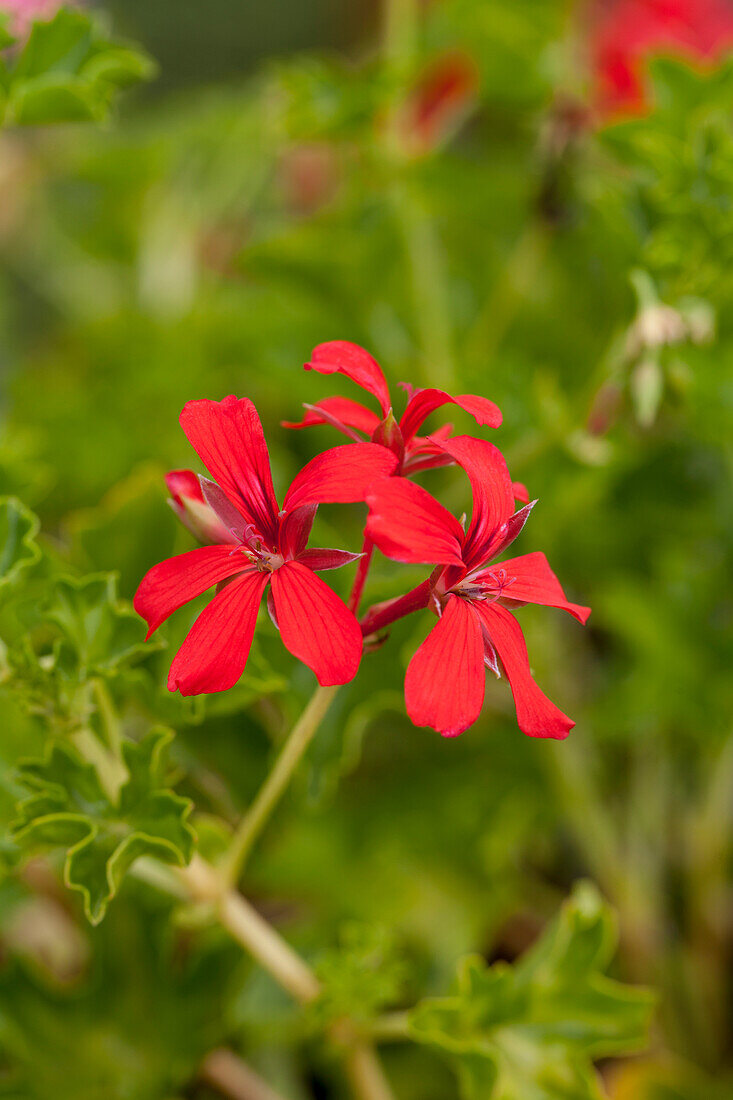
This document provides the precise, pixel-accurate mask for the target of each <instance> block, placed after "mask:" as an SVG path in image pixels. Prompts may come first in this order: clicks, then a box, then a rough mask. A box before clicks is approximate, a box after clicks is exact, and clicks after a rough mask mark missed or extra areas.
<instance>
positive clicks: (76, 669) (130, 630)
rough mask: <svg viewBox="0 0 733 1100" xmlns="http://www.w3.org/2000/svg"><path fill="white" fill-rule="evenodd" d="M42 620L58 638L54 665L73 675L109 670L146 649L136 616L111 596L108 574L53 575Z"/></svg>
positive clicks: (112, 577)
mask: <svg viewBox="0 0 733 1100" xmlns="http://www.w3.org/2000/svg"><path fill="white" fill-rule="evenodd" d="M47 618H48V619H49V620H50V621H51V622H53V623H55V624H56V625H57V626H58V627H59V628H60V629H61V632H62V634H63V636H64V643H65V644H64V646H63V647H62V650H61V652H60V654H59V658H58V663H59V665H60V667H61V668H63V670H64V671H66V672H68V673H69V674H74V675H77V676H78V677H79V679H87V678H88V677H89V676H92V675H110V674H114V673H115V672H117V671H118V670H119V669H120V668H121V667H124V666H125V665H129V664H130V663H131V662H133V661H134V660H135V659H136V658H138V657H140V656H141V655H142V654H143V653H146V652H147V651H148V650H149V643H148V644H146V643H145V628H144V626H143V623H142V621H141V620H140V618H139V616H138V615H136V614H135V612H134V611H133V609H132V607H131V606H130V605H129V604H127V603H124V602H122V601H120V600H118V598H117V578H116V576H115V575H114V574H112V573H101V574H97V575H94V576H91V577H83V578H81V579H79V580H77V579H76V578H74V577H61V578H59V579H58V580H57V581H56V582H55V584H54V588H53V595H52V597H51V601H50V604H49V606H48V611H47Z"/></svg>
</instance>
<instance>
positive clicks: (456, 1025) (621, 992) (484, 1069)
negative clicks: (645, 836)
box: [409, 883, 653, 1100]
mask: <svg viewBox="0 0 733 1100" xmlns="http://www.w3.org/2000/svg"><path fill="white" fill-rule="evenodd" d="M616 942H617V931H616V924H615V920H614V916H613V913H612V912H611V910H610V909H609V907H608V906H607V905H606V904H605V903H604V902H603V900H602V899H601V897H600V895H599V893H598V891H597V890H596V888H595V887H594V886H593V885H592V884H590V883H580V884H578V885H577V886H576V888H575V889H574V891H573V894H572V896H571V897H570V899H569V900H568V901H567V902H566V903H565V904H564V905H563V907H562V909H561V911H560V913H559V915H558V917H557V918H556V919H555V920H554V921H553V922H552V924H551V925H550V927H549V928H548V929H547V931H546V932H545V933H544V935H543V936H542V937H541V938H540V940H539V941H538V942H537V944H536V945H535V946H534V947H533V948H532V949H531V950H530V951H528V952H527V954H526V955H524V956H523V957H522V958H521V959H520V960H519V961H518V962H517V963H516V964H515V965H513V966H510V965H509V964H507V963H496V964H494V965H493V966H487V965H486V963H485V962H484V960H483V959H481V958H474V957H469V958H467V959H464V960H463V961H462V962H461V964H460V966H459V971H458V990H457V993H456V994H455V995H454V996H452V997H442V998H432V999H428V1000H425V1001H423V1002H421V1003H420V1004H419V1005H418V1006H417V1007H416V1008H415V1009H414V1010H413V1011H412V1012H411V1013H410V1017H409V1026H410V1032H411V1034H412V1036H413V1038H414V1039H415V1040H416V1041H417V1042H420V1043H426V1044H428V1045H430V1046H434V1047H437V1048H439V1049H442V1050H443V1051H445V1052H447V1053H449V1054H450V1055H451V1057H452V1058H453V1059H454V1060H455V1065H456V1070H457V1073H458V1076H459V1081H460V1083H461V1089H462V1094H463V1096H464V1097H465V1100H489V1098H491V1100H599V1098H600V1096H601V1093H600V1091H599V1086H598V1080H597V1076H596V1073H595V1071H594V1068H593V1061H594V1059H596V1058H600V1057H603V1056H607V1055H612V1054H621V1053H629V1052H632V1051H637V1050H639V1049H641V1048H642V1047H643V1046H644V1044H645V1042H646V1036H647V1030H648V1027H649V1021H650V1016H651V1012H652V1007H653V998H652V996H651V995H650V994H649V993H648V992H647V991H646V990H644V989H637V988H632V987H630V986H626V985H623V984H621V983H619V982H616V981H613V980H611V979H610V978H608V977H606V976H605V974H604V973H603V971H604V969H605V968H606V967H607V965H608V963H609V961H610V959H611V957H612V955H613V952H614V950H615V947H616Z"/></svg>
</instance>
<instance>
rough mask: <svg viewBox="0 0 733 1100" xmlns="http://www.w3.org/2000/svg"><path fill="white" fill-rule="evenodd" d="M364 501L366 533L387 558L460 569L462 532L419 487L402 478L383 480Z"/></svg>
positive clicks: (377, 483)
mask: <svg viewBox="0 0 733 1100" xmlns="http://www.w3.org/2000/svg"><path fill="white" fill-rule="evenodd" d="M366 499H367V504H368V505H369V518H368V519H367V525H366V533H367V535H368V536H369V538H370V539H371V540H372V542H374V543H375V544H376V545H377V546H378V547H379V549H380V550H381V551H382V553H383V554H385V555H386V556H387V557H388V558H393V559H394V560H395V561H405V562H427V563H428V564H431V565H433V564H442V565H457V566H462V565H463V558H462V557H461V546H462V544H463V528H462V527H461V525H460V523H459V522H458V520H457V519H456V518H455V516H452V515H451V514H450V512H449V511H447V509H445V508H444V507H443V505H442V504H439V503H438V501H437V500H436V499H435V497H433V496H431V495H430V493H429V492H428V491H427V490H426V489H423V488H422V486H420V485H415V483H414V482H413V481H407V480H406V478H402V477H390V478H383V479H382V480H381V481H376V482H374V484H373V485H372V487H371V489H370V491H369V493H368V494H367V498H366Z"/></svg>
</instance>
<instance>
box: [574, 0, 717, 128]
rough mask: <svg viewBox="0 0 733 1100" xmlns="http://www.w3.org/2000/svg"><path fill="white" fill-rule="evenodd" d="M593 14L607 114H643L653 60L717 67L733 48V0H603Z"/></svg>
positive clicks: (596, 67) (594, 52) (596, 57)
mask: <svg viewBox="0 0 733 1100" xmlns="http://www.w3.org/2000/svg"><path fill="white" fill-rule="evenodd" d="M595 10H596V12H597V13H598V14H597V16H596V18H595V19H594V25H593V29H592V32H591V49H592V55H593V68H594V71H595V73H596V78H597V83H598V87H597V102H598V107H599V109H600V110H601V112H602V113H603V114H606V115H608V114H617V113H621V114H635V113H639V112H641V111H643V110H645V108H646V107H647V94H646V87H645V74H644V67H645V62H646V60H647V59H648V58H649V57H650V56H651V55H653V54H659V53H671V54H675V55H678V56H681V57H684V58H688V59H690V60H692V61H700V62H711V63H715V62H717V61H719V60H720V59H721V57H722V56H723V55H724V54H725V53H726V52H727V51H728V50H730V49H731V47H732V46H733V4H731V3H730V0H612V2H610V3H609V2H607V0H603V2H598V3H597V4H596V7H595Z"/></svg>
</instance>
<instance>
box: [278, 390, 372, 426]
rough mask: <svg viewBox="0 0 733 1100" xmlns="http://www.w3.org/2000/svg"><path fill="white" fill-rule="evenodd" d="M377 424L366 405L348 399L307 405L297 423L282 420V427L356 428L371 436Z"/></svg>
mask: <svg viewBox="0 0 733 1100" xmlns="http://www.w3.org/2000/svg"><path fill="white" fill-rule="evenodd" d="M379 423H380V421H379V417H378V416H377V414H376V413H375V412H372V410H371V409H368V408H367V407H366V405H360V404H359V403H358V401H352V400H351V398H349V397H326V398H324V400H323V401H316V403H315V405H310V406H308V405H307V406H306V413H305V416H304V417H303V419H302V420H301V421H299V422H298V423H295V422H293V421H290V420H283V421H282V426H283V428H310V427H311V426H312V425H313V424H331V425H332V426H333V427H334V428H339V429H340V430H341V431H344V430H345V428H356V429H357V431H360V432H366V433H367V434H368V435H371V434H372V432H373V431H374V430H375V429H376V428H377V427H378V426H379ZM346 434H350V433H348V432H347V433H346Z"/></svg>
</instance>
